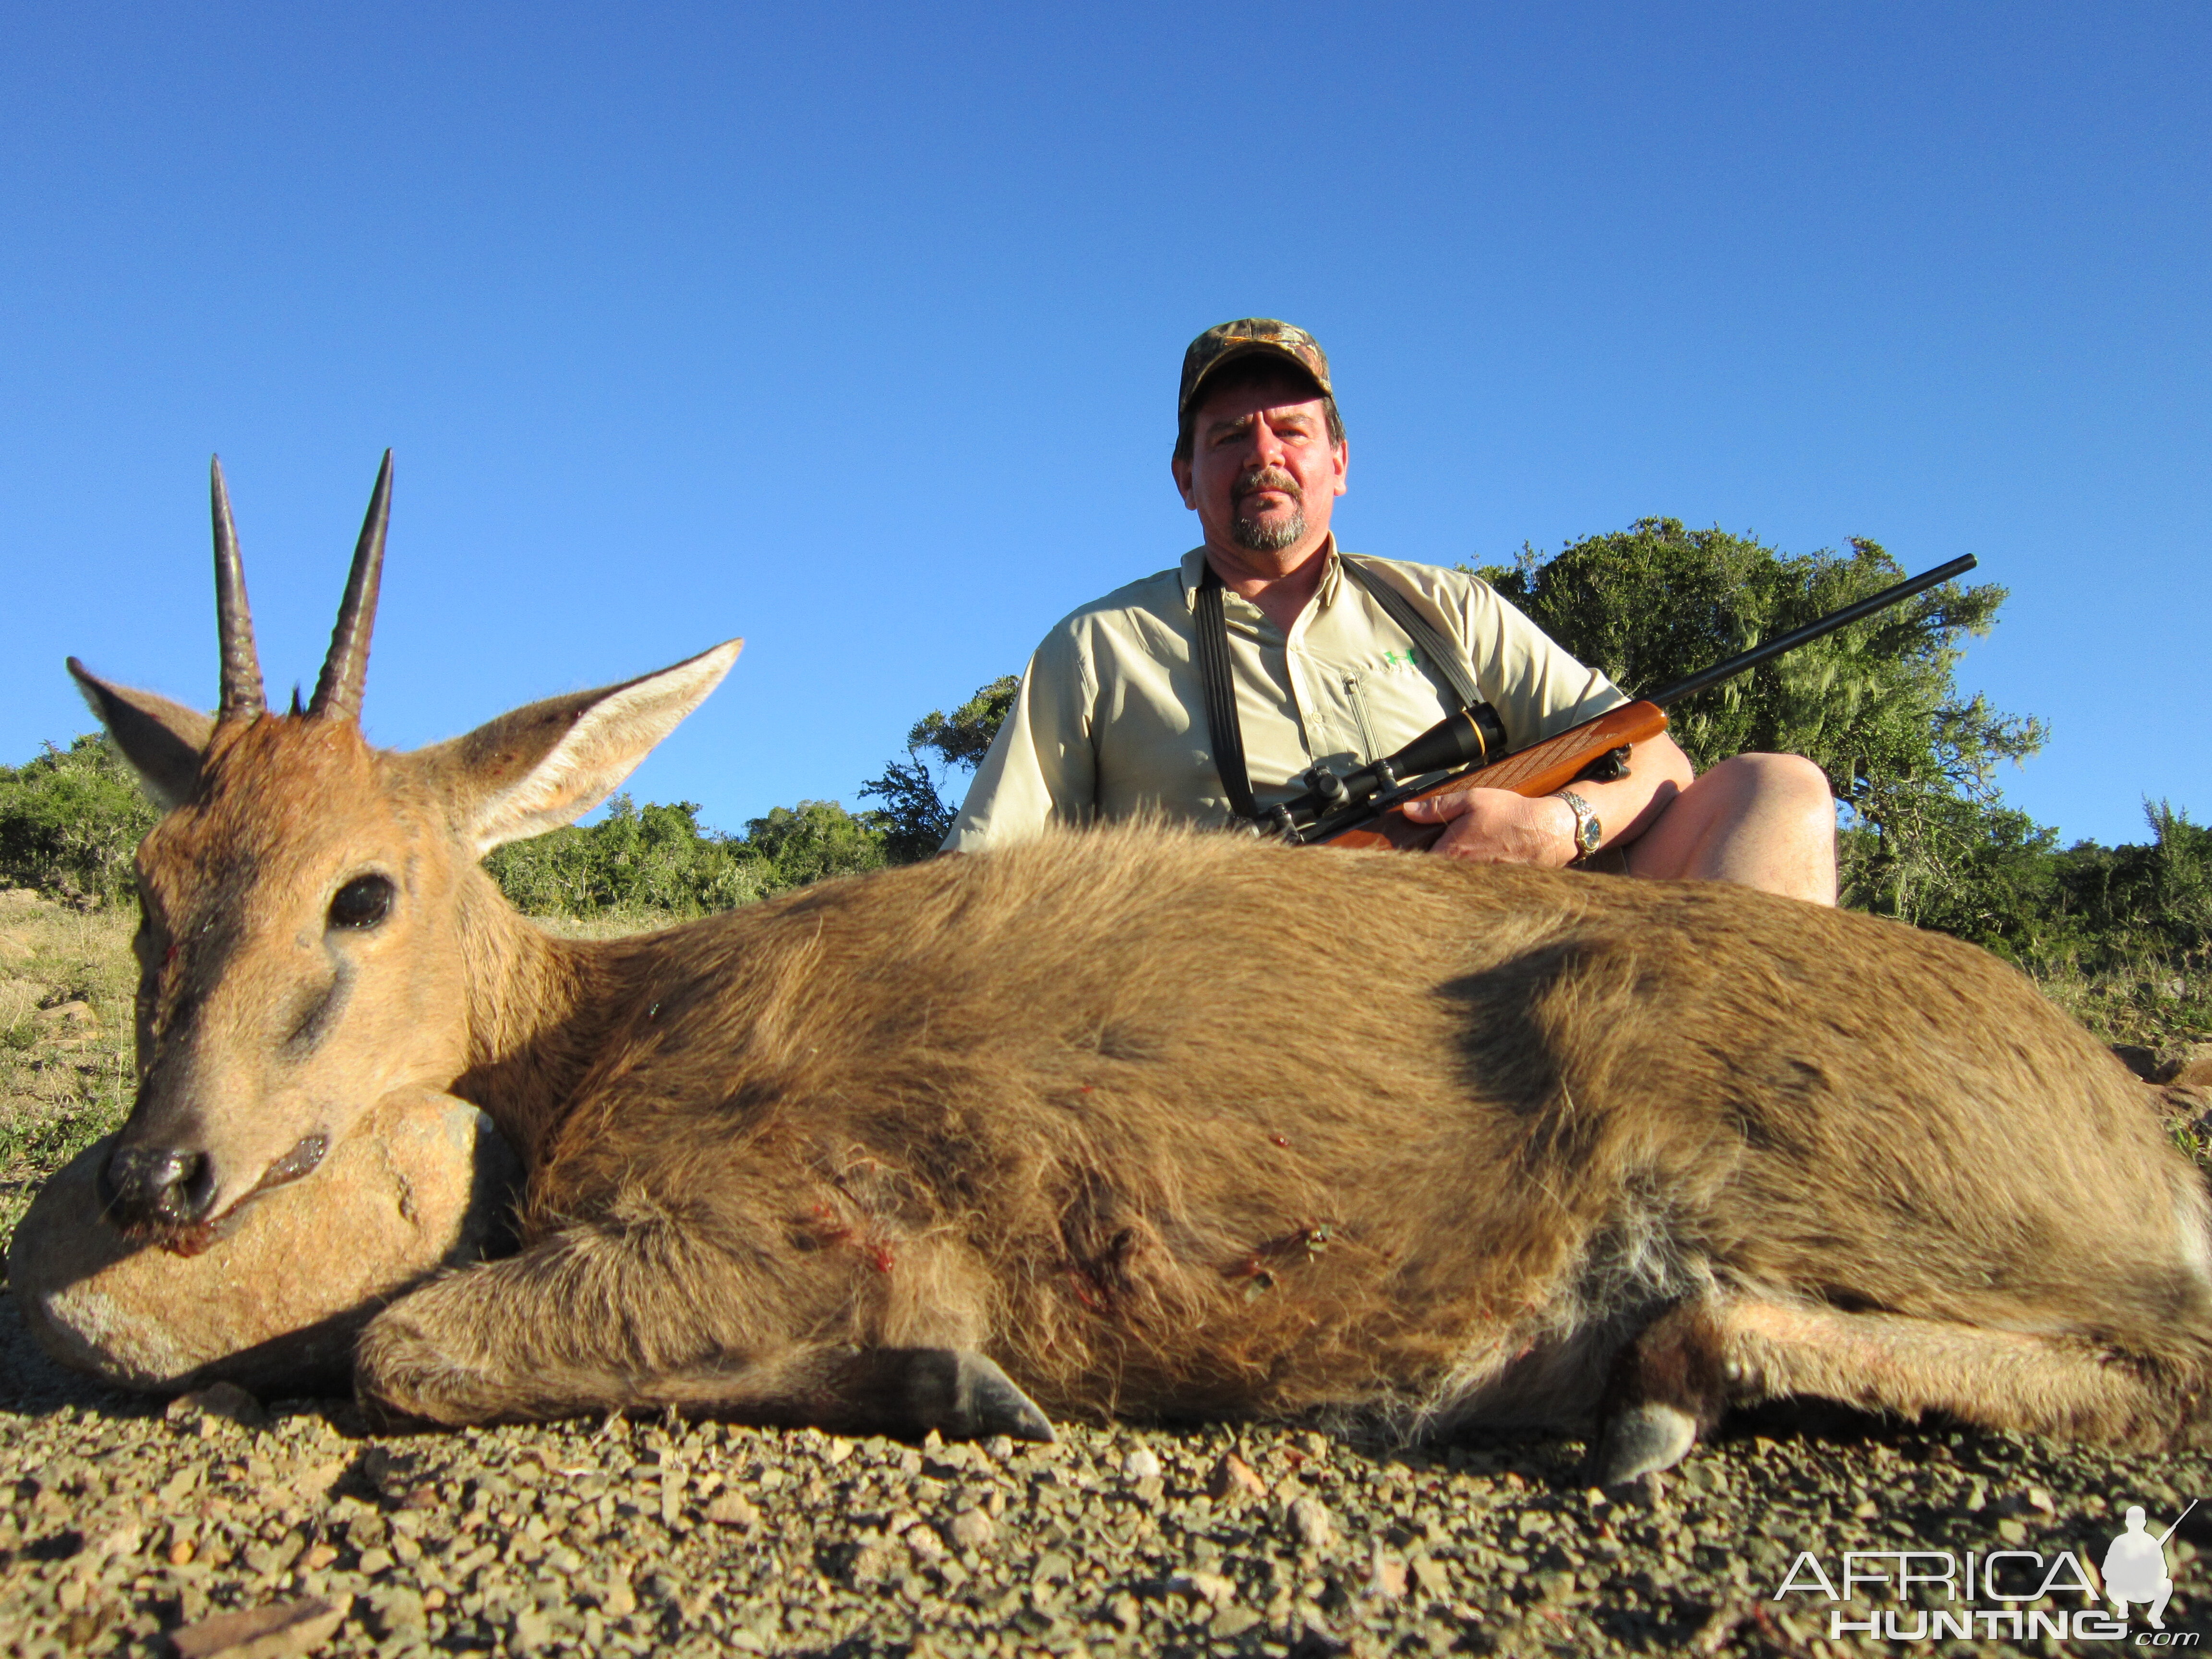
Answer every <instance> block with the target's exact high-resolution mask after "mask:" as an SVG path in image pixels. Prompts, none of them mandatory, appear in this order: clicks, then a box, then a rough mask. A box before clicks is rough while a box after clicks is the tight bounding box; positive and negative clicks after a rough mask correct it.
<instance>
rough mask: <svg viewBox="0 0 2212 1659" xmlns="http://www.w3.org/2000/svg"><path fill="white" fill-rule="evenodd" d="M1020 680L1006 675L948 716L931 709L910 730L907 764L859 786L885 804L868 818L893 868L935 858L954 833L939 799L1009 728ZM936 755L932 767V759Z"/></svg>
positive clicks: (948, 809) (949, 812)
mask: <svg viewBox="0 0 2212 1659" xmlns="http://www.w3.org/2000/svg"><path fill="white" fill-rule="evenodd" d="M1021 689H1022V683H1021V679H1020V678H1019V677H1018V676H1017V675H1013V674H1006V675H1002V676H1001V677H1000V678H997V679H995V680H993V681H991V682H990V683H989V684H987V685H980V686H978V687H976V688H975V696H971V697H969V699H968V701H967V702H963V703H962V704H961V705H960V706H959V707H958V708H955V709H954V710H953V711H952V712H951V714H946V713H945V711H944V710H943V709H941V708H933V709H931V710H930V711H929V713H927V714H924V715H923V716H922V717H921V719H920V720H916V721H915V723H914V725H913V726H911V727H909V728H908V732H907V734H906V756H907V757H906V758H905V759H904V760H893V761H891V762H890V763H888V764H886V765H885V767H884V775H883V776H881V777H879V778H870V779H869V780H868V781H866V783H863V784H862V785H861V786H860V795H861V798H862V799H869V798H871V797H872V798H873V799H878V800H880V801H882V802H883V803H884V805H883V806H882V807H881V808H879V809H878V810H877V811H873V812H872V813H870V814H869V816H870V817H872V818H874V819H875V820H876V821H877V822H878V824H879V825H880V826H881V828H882V830H883V834H884V852H885V854H887V856H888V857H889V859H890V862H892V863H893V864H912V863H914V862H915V860H919V859H926V858H927V857H929V856H930V855H931V854H933V853H935V852H936V851H937V849H938V847H939V844H940V843H941V842H943V841H944V840H945V831H946V830H948V829H951V827H952V819H953V815H954V809H953V807H952V806H951V804H950V803H948V802H947V801H946V800H945V797H944V795H943V794H942V793H940V789H941V786H942V785H943V783H944V782H945V781H946V780H947V779H949V778H950V777H951V775H953V774H955V773H959V772H973V771H974V770H975V769H976V768H977V767H978V766H980V765H981V764H982V763H983V757H984V756H985V755H987V754H988V753H989V752H990V750H991V744H992V741H993V739H994V738H997V736H998V735H999V728H1000V726H1003V725H1005V724H1006V715H1007V714H1008V713H1009V712H1010V711H1011V710H1012V708H1013V706H1014V699H1015V697H1016V696H1019V695H1020V692H1021ZM931 755H934V756H935V757H937V763H936V765H935V766H934V767H933V766H932V764H931V763H930V761H929V759H928V757H929V756H931Z"/></svg>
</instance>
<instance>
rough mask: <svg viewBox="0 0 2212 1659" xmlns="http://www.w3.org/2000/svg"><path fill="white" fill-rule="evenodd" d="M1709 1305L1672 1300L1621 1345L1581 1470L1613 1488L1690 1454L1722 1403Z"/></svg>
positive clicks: (1720, 1364) (1718, 1341) (1717, 1333)
mask: <svg viewBox="0 0 2212 1659" xmlns="http://www.w3.org/2000/svg"><path fill="white" fill-rule="evenodd" d="M1722 1343H1723V1334H1722V1331H1721V1328H1720V1327H1719V1326H1718V1324H1717V1322H1716V1321H1715V1318H1714V1310H1713V1307H1712V1304H1709V1303H1705V1302H1682V1303H1677V1304H1675V1305H1674V1307H1672V1308H1669V1309H1668V1310H1667V1311H1666V1312H1664V1313H1662V1314H1661V1315H1660V1316H1659V1317H1658V1318H1656V1319H1655V1320H1653V1321H1652V1322H1651V1323H1650V1324H1649V1325H1647V1326H1646V1327H1644V1331H1643V1333H1642V1334H1640V1335H1638V1337H1637V1339H1636V1340H1634V1341H1633V1342H1631V1343H1630V1344H1629V1345H1628V1346H1626V1347H1625V1348H1623V1349H1622V1350H1621V1351H1620V1355H1619V1357H1618V1358H1615V1360H1614V1361H1613V1371H1612V1374H1611V1376H1609V1377H1608V1378H1607V1383H1606V1390H1605V1394H1604V1395H1603V1397H1602V1399H1601V1401H1600V1402H1599V1405H1598V1434H1597V1439H1596V1441H1595V1443H1593V1445H1592V1447H1591V1449H1590V1459H1589V1470H1588V1475H1589V1480H1591V1481H1592V1483H1593V1484H1595V1485H1597V1486H1619V1485H1620V1484H1621V1483H1623V1482H1624V1481H1629V1480H1635V1479H1637V1478H1638V1476H1639V1475H1644V1474H1650V1472H1652V1471H1653V1470H1655V1469H1670V1468H1674V1465H1675V1464H1677V1463H1679V1462H1681V1461H1682V1459H1683V1458H1685V1457H1686V1456H1688V1455H1689V1452H1690V1448H1691V1447H1692V1446H1693V1445H1695V1444H1697V1443H1698V1438H1699V1436H1700V1435H1703V1434H1706V1433H1709V1432H1710V1431H1711V1430H1712V1428H1713V1427H1714V1425H1717V1423H1718V1422H1719V1421H1720V1420H1721V1417H1722V1415H1723V1413H1724V1412H1725V1411H1726V1409H1727V1406H1728V1394H1727V1388H1726V1385H1725V1383H1724V1382H1723V1371H1724V1360H1723V1353H1722Z"/></svg>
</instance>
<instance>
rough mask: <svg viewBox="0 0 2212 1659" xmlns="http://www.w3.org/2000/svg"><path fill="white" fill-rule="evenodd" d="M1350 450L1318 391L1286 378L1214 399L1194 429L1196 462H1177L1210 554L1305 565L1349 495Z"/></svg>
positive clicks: (1251, 383)
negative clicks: (1338, 440) (1213, 550)
mask: <svg viewBox="0 0 2212 1659" xmlns="http://www.w3.org/2000/svg"><path fill="white" fill-rule="evenodd" d="M1346 459H1347V456H1346V449H1345V447H1344V446H1342V445H1340V444H1334V443H1331V442H1330V441H1329V435H1328V410H1327V407H1326V405H1325V404H1323V403H1322V399H1321V398H1317V397H1316V396H1315V395H1314V388H1313V386H1312V384H1311V383H1310V381H1306V380H1302V379H1300V378H1299V377H1297V376H1296V375H1293V374H1280V375H1271V376H1268V377H1267V378H1265V379H1261V380H1248V381H1245V382H1244V383H1243V384H1242V385H1231V386H1227V387H1225V388H1224V389H1223V390H1221V391H1219V392H1213V393H1211V394H1210V395H1208V396H1207V398H1206V400H1205V402H1203V403H1202V404H1200V405H1199V409H1198V413H1197V416H1196V417H1195V419H1194V422H1192V444H1191V453H1190V456H1189V458H1188V459H1181V458H1178V459H1176V462H1175V478H1176V488H1177V489H1180V490H1181V491H1182V499H1183V505H1184V506H1186V507H1189V508H1191V509H1192V510H1193V511H1194V512H1195V513H1197V514H1198V520H1199V523H1200V525H1201V526H1203V527H1204V529H1205V532H1206V542H1207V544H1209V545H1211V546H1214V547H1218V548H1222V549H1224V550H1229V549H1235V550H1239V551H1240V552H1242V553H1243V554H1245V555H1248V556H1249V555H1257V556H1268V555H1292V556H1294V555H1299V554H1302V552H1303V551H1304V550H1310V548H1312V547H1316V546H1318V545H1319V544H1320V543H1321V541H1322V538H1325V537H1326V536H1327V535H1328V521H1329V514H1330V512H1331V510H1332V509H1333V507H1334V505H1335V501H1336V498H1337V497H1338V496H1339V495H1342V494H1344V488H1345V482H1344V481H1345V466H1346Z"/></svg>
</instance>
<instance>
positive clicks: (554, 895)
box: [484, 794, 771, 917]
mask: <svg viewBox="0 0 2212 1659" xmlns="http://www.w3.org/2000/svg"><path fill="white" fill-rule="evenodd" d="M698 815H699V807H698V804H697V803H696V802H694V801H678V802H675V803H674V804H673V805H665V806H664V805H653V804H651V803H647V805H644V806H639V805H636V804H635V802H633V801H632V800H631V799H630V798H629V796H628V795H627V794H621V795H617V796H616V797H615V798H614V799H612V800H611V801H609V802H608V803H607V815H606V817H605V818H603V819H601V820H600V821H599V823H594V824H592V825H589V826H588V827H583V826H578V825H574V824H571V825H568V827H566V828H564V829H552V830H548V831H547V832H546V833H545V834H544V835H542V836H532V837H531V838H530V839H529V840H527V841H518V842H509V843H508V844H507V846H505V847H501V848H495V849H493V851H492V852H491V853H490V854H488V855H487V856H486V858H485V859H484V868H485V869H486V870H488V871H489V872H491V877H492V879H493V880H495V881H496V882H497V883H498V884H499V885H500V889H501V891H503V892H504V893H505V894H506V895H507V897H508V898H509V899H510V900H512V901H513V903H514V905H515V907H516V908H518V909H520V910H522V911H524V912H526V913H527V914H528V915H534V916H579V917H580V916H594V915H607V914H610V913H628V912H638V913H643V912H656V913H662V914H665V915H671V916H696V915H706V914H708V913H709V912H711V911H715V910H727V909H731V908H734V907H736V906H738V905H740V904H744V903H748V902H750V901H752V900H754V899H756V898H758V897H760V896H761V895H762V894H763V893H764V892H767V891H769V890H771V886H770V883H769V875H770V872H769V871H767V870H765V869H764V868H763V866H762V864H761V861H760V860H758V859H757V858H755V857H753V856H751V855H750V854H749V852H748V850H747V849H746V848H745V847H744V844H743V843H742V842H736V841H732V839H731V838H729V837H728V836H720V835H716V834H714V833H713V832H711V831H708V830H702V829H701V828H700V827H699V816H698Z"/></svg>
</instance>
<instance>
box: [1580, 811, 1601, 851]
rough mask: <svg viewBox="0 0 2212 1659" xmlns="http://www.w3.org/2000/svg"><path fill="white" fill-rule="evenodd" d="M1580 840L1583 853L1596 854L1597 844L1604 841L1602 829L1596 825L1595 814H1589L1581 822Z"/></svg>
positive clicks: (1598, 824) (1599, 825)
mask: <svg viewBox="0 0 2212 1659" xmlns="http://www.w3.org/2000/svg"><path fill="white" fill-rule="evenodd" d="M1580 839H1581V841H1582V844H1583V852H1585V853H1595V852H1596V851H1597V844H1598V843H1599V842H1601V841H1603V840H1604V839H1605V829H1604V827H1603V826H1602V825H1601V824H1600V823H1598V821H1597V814H1595V812H1593V813H1591V814H1590V816H1589V817H1586V818H1584V819H1583V824H1582V836H1581V837H1580Z"/></svg>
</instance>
